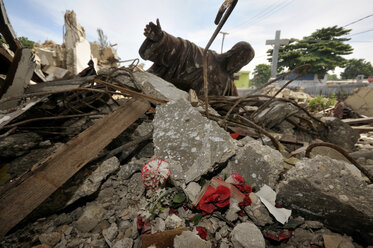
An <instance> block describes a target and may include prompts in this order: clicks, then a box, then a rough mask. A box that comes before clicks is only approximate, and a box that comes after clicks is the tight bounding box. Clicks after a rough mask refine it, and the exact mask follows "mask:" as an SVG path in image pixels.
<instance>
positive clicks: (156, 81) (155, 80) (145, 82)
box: [133, 71, 189, 101]
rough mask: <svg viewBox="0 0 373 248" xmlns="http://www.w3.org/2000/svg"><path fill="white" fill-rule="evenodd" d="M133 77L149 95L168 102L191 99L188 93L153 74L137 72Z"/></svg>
mask: <svg viewBox="0 0 373 248" xmlns="http://www.w3.org/2000/svg"><path fill="white" fill-rule="evenodd" d="M133 76H134V78H135V80H136V81H137V83H138V85H139V86H140V87H141V90H142V91H143V92H144V93H145V94H147V95H150V96H153V97H156V98H159V99H162V100H166V101H171V100H174V101H177V100H179V99H184V100H186V101H188V99H189V95H188V93H187V92H185V91H183V90H180V89H178V88H176V87H175V86H174V85H173V84H171V83H169V82H167V81H165V80H164V79H162V78H160V77H158V76H156V75H154V74H152V73H149V72H142V71H137V72H134V73H133Z"/></svg>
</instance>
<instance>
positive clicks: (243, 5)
mask: <svg viewBox="0 0 373 248" xmlns="http://www.w3.org/2000/svg"><path fill="white" fill-rule="evenodd" d="M18 1H19V2H27V3H28V4H30V5H32V6H38V7H39V8H36V9H38V11H40V12H42V13H43V14H45V15H47V16H48V18H49V19H50V23H38V22H35V21H30V20H25V19H22V15H17V17H16V18H15V17H14V16H12V17H11V20H12V22H14V25H13V26H14V27H17V29H16V32H17V33H19V34H22V35H24V36H30V37H39V38H34V39H36V40H43V39H55V41H57V42H58V41H61V37H62V32H61V29H62V25H63V15H64V13H65V11H66V10H67V9H73V10H74V11H75V12H76V13H77V18H78V22H79V23H80V24H81V25H82V26H83V27H84V28H85V30H86V34H87V37H88V39H89V40H90V41H93V40H97V32H96V30H97V28H101V29H103V30H104V33H105V34H106V35H107V36H108V39H109V41H110V42H112V43H117V44H118V46H117V49H118V54H119V56H120V57H121V58H122V59H130V58H136V57H139V55H138V49H139V47H140V45H141V43H142V42H143V40H144V36H143V29H144V27H145V25H146V24H147V23H148V22H149V21H153V22H154V21H155V20H156V18H159V19H160V22H161V25H162V28H163V29H164V30H165V31H167V32H169V33H170V34H173V35H175V36H179V37H183V38H186V39H189V40H191V41H193V42H195V43H196V44H198V45H199V46H201V47H205V45H206V43H207V41H208V40H209V39H210V37H211V35H212V34H213V32H214V30H215V28H216V26H215V25H214V24H213V21H214V19H215V15H216V13H217V10H218V9H219V7H220V4H221V3H222V2H223V0H221V1H220V0H219V1H216V0H199V1H197V0H184V1H175V0H159V1H154V0H153V1H151V0H138V1H130V0H106V1H102V0H90V1H84V0H63V1H62V0H55V1H45V0H18ZM362 6H363V7H362ZM369 7H373V2H372V0H354V1H340V0H328V1H325V0H303V1H299V0H298V1H297V0H261V1H254V0H245V1H243V0H241V1H239V2H238V4H237V6H236V8H235V10H234V11H233V12H232V14H231V16H230V18H229V19H228V21H227V23H226V24H225V26H224V27H223V31H225V32H228V33H229V35H227V36H226V38H225V41H224V50H227V49H229V48H230V47H232V46H233V45H234V44H235V43H236V42H238V41H241V40H244V41H248V42H250V43H251V44H252V46H253V47H254V49H255V51H256V58H254V60H253V61H252V62H251V63H250V65H249V66H247V67H245V68H249V69H250V70H253V68H254V67H255V65H257V64H259V63H268V62H267V61H266V59H267V57H266V51H267V50H268V49H269V48H270V46H266V45H265V40H267V39H273V38H274V35H275V31H276V30H281V32H282V33H281V37H284V38H302V37H304V36H306V35H310V34H311V33H312V32H314V31H315V30H316V29H319V28H323V27H329V26H333V25H339V26H343V25H346V24H348V23H350V22H352V21H355V20H357V19H359V18H362V17H364V16H367V15H369V14H371V13H370V12H368V11H367V10H369V9H370V10H371V9H372V8H369ZM13 12H14V11H13ZM34 15H35V16H37V15H38V13H34ZM372 19H373V17H372V18H371V19H367V20H365V21H361V22H359V23H356V24H354V25H351V26H349V27H348V28H352V29H353V31H352V32H351V33H356V32H360V31H364V30H368V29H372V28H373V26H372V24H371V23H372ZM51 24H53V25H54V27H55V26H56V25H57V26H59V27H61V29H58V30H56V29H55V28H54V30H52V29H51ZM43 25H44V26H43ZM353 38H354V39H353V40H359V39H360V40H361V39H362V40H373V32H370V33H367V34H365V35H357V36H353ZM221 39H222V36H221V35H218V36H217V38H216V40H215V41H214V43H213V44H212V46H211V49H213V50H216V51H220V46H221ZM370 44H371V43H352V42H351V45H352V46H353V47H354V48H355V52H354V54H353V55H350V56H349V57H355V58H364V59H366V60H368V61H371V62H373V53H372V52H371V49H370V46H369V45H370ZM147 64H149V63H147Z"/></svg>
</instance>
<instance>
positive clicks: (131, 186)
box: [128, 173, 145, 200]
mask: <svg viewBox="0 0 373 248" xmlns="http://www.w3.org/2000/svg"><path fill="white" fill-rule="evenodd" d="M144 192H145V185H144V183H143V182H142V180H141V173H136V174H134V175H133V176H132V177H131V179H130V181H129V183H128V198H130V199H131V200H139V199H140V198H141V196H142V195H143V194H144Z"/></svg>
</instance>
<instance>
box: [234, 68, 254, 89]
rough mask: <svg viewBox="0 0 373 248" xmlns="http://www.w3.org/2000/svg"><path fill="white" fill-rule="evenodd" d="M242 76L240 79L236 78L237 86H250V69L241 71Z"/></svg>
mask: <svg viewBox="0 0 373 248" xmlns="http://www.w3.org/2000/svg"><path fill="white" fill-rule="evenodd" d="M238 73H239V74H240V78H239V79H238V80H234V84H235V85H236V87H237V88H249V87H250V79H249V75H250V71H240V72H238Z"/></svg>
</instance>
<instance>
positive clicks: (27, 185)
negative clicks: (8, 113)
mask: <svg viewBox="0 0 373 248" xmlns="http://www.w3.org/2000/svg"><path fill="white" fill-rule="evenodd" d="M149 107H150V105H149V103H148V102H146V101H143V100H135V99H131V100H130V101H128V102H127V103H126V104H124V105H123V106H121V107H119V108H118V109H117V110H115V111H114V112H112V113H110V114H109V115H107V116H105V117H104V118H102V119H101V120H100V121H98V122H97V123H95V124H94V125H93V126H91V127H89V128H88V129H86V130H85V131H83V132H82V133H80V134H79V135H78V136H77V137H75V138H73V139H72V140H70V141H69V142H67V143H66V144H65V145H63V146H61V147H60V148H59V149H57V150H56V151H55V152H54V153H53V154H51V155H50V156H49V157H47V158H45V159H43V160H42V161H40V162H39V163H38V164H36V165H34V168H37V169H35V170H34V171H32V172H30V173H28V174H26V177H25V178H21V180H20V182H19V183H18V185H14V186H13V187H11V188H10V189H9V190H8V191H7V192H5V193H4V194H3V195H2V196H0V238H1V237H3V236H5V234H6V233H7V232H8V231H9V230H10V229H11V228H13V227H14V226H15V225H16V224H18V223H19V222H20V221H21V220H22V219H23V218H25V217H26V216H27V215H28V214H29V213H31V211H33V210H34V209H35V208H36V207H38V206H39V205H40V204H41V203H42V202H43V201H44V200H45V199H47V198H48V196H50V195H51V194H52V193H53V192H54V191H55V190H57V189H58V188H59V187H61V186H62V185H63V184H64V183H65V182H66V181H67V180H68V179H69V178H71V177H72V176H73V175H74V174H75V173H76V172H77V171H79V170H80V169H81V168H82V167H83V166H84V165H85V164H86V163H88V162H89V161H90V160H91V159H93V158H94V157H95V156H97V154H98V153H99V152H100V151H101V150H102V149H103V148H104V147H106V146H107V145H108V144H109V143H110V142H111V141H112V140H113V139H114V138H116V137H117V136H118V135H119V134H121V133H122V132H123V131H124V130H125V129H127V127H129V126H130V125H131V124H132V123H133V122H135V121H136V120H137V119H138V118H140V117H141V116H142V115H143V114H144V113H145V112H146V111H147V110H148V109H149Z"/></svg>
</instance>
